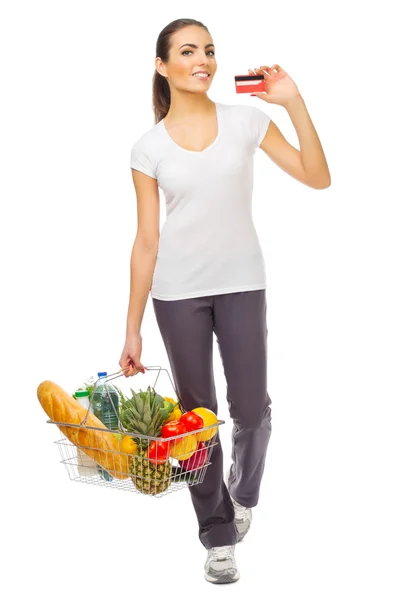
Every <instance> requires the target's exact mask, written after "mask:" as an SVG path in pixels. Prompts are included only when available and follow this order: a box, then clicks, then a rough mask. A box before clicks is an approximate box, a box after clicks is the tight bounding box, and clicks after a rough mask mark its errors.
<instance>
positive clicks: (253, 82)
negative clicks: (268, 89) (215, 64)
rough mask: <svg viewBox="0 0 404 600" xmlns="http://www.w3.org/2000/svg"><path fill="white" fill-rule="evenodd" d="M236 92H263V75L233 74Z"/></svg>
mask: <svg viewBox="0 0 404 600" xmlns="http://www.w3.org/2000/svg"><path fill="white" fill-rule="evenodd" d="M234 81H235V84H236V94H247V93H248V94H251V93H252V94H254V93H255V92H265V81H264V76H263V75H235V76H234Z"/></svg>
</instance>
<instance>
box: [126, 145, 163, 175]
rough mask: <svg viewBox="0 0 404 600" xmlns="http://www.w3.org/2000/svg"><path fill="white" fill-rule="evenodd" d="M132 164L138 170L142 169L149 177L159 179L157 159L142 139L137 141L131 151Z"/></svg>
mask: <svg viewBox="0 0 404 600" xmlns="http://www.w3.org/2000/svg"><path fill="white" fill-rule="evenodd" d="M130 166H131V168H132V169H136V170H137V171H141V172H142V173H145V174H146V175H149V177H153V178H154V179H157V175H156V168H155V161H154V160H153V157H152V155H151V153H150V151H148V150H147V149H146V147H145V144H144V143H142V140H139V141H137V142H136V144H135V145H134V146H133V147H132V150H131V153H130Z"/></svg>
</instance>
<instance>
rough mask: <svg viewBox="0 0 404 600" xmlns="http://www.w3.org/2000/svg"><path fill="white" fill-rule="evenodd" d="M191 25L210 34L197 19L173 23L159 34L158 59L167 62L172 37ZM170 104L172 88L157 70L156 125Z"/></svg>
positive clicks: (155, 91) (155, 76) (154, 94)
mask: <svg viewBox="0 0 404 600" xmlns="http://www.w3.org/2000/svg"><path fill="white" fill-rule="evenodd" d="M190 25H197V26H198V27H204V29H206V31H207V32H208V33H209V30H208V28H207V27H206V25H204V24H203V23H201V22H200V21H195V19H177V20H176V21H171V23H169V24H168V25H166V26H165V27H164V29H162V30H161V31H160V33H159V36H158V38H157V42H156V58H157V57H158V56H159V57H160V58H161V60H162V61H163V62H167V61H168V55H169V51H170V48H171V45H170V44H171V35H172V34H173V33H175V32H176V31H178V30H180V29H183V28H184V27H189V26H190ZM170 102H171V99H170V86H169V85H168V81H167V79H166V78H165V77H164V76H163V75H160V73H159V72H158V71H157V69H155V71H154V74H153V111H154V122H155V124H157V123H158V122H159V121H161V120H162V119H164V117H165V116H166V114H167V113H168V110H169V108H170Z"/></svg>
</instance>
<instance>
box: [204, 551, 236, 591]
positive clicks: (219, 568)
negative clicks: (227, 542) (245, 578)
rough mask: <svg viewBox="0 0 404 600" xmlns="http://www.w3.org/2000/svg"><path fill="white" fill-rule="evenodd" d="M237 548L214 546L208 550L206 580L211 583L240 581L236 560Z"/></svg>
mask: <svg viewBox="0 0 404 600" xmlns="http://www.w3.org/2000/svg"><path fill="white" fill-rule="evenodd" d="M234 549H235V546H214V547H213V548H210V549H209V550H208V557H207V559H206V562H205V579H206V580H207V581H209V582H210V583H233V581H237V580H238V579H240V573H239V572H238V570H237V565H236V559H235V558H234Z"/></svg>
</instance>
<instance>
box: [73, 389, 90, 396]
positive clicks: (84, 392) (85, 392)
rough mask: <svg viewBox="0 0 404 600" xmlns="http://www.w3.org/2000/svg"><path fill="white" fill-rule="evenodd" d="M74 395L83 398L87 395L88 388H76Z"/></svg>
mask: <svg viewBox="0 0 404 600" xmlns="http://www.w3.org/2000/svg"><path fill="white" fill-rule="evenodd" d="M74 395H75V396H76V398H84V397H85V396H88V395H89V393H88V390H78V391H77V392H75V394H74Z"/></svg>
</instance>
